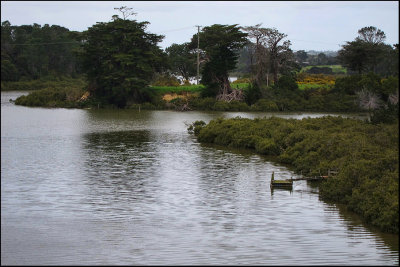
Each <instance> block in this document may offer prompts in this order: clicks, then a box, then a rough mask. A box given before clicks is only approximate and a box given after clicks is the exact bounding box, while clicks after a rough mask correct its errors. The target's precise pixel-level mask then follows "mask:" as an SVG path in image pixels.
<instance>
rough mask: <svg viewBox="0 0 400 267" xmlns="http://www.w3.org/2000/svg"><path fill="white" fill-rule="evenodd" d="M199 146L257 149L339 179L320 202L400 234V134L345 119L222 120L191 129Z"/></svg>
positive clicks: (393, 127) (325, 187)
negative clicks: (339, 206) (330, 172)
mask: <svg viewBox="0 0 400 267" xmlns="http://www.w3.org/2000/svg"><path fill="white" fill-rule="evenodd" d="M188 130H189V131H191V132H193V133H194V134H195V135H196V136H197V139H198V141H199V142H201V143H211V144H218V145H223V146H227V147H233V148H246V149H253V150H255V151H256V152H258V153H260V154H264V155H269V156H274V157H276V160H277V161H278V162H280V163H284V164H289V165H291V166H293V168H294V170H295V171H296V172H297V173H303V175H307V176H314V175H320V174H323V175H326V174H327V173H328V170H337V171H338V174H337V176H336V177H334V178H329V179H328V180H326V181H324V182H322V183H321V185H320V197H321V198H322V199H323V200H326V201H334V202H336V203H343V204H346V205H347V207H348V208H349V209H350V210H352V211H354V212H356V213H358V214H360V215H361V216H362V217H363V218H364V219H365V221H366V222H367V223H369V224H371V225H373V226H376V227H379V228H380V229H381V230H382V231H386V232H392V233H398V229H399V216H398V214H399V203H398V202H399V190H398V184H399V154H398V153H399V149H398V145H399V129H398V120H397V121H396V122H395V123H392V124H378V125H376V124H371V123H368V122H365V121H361V120H355V119H348V118H342V117H331V116H327V117H322V118H306V119H302V120H296V119H282V118H276V117H272V118H268V119H267V118H264V119H258V118H257V119H253V120H251V119H245V118H240V117H238V118H233V119H222V118H219V119H216V120H212V121H210V122H209V123H208V124H207V125H206V124H205V123H204V122H202V121H196V122H194V123H193V125H191V126H190V127H189V128H188Z"/></svg>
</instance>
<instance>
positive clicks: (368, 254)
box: [1, 92, 399, 265]
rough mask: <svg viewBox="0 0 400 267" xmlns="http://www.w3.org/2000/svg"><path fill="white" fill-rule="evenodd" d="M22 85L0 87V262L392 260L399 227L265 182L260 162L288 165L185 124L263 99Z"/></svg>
mask: <svg viewBox="0 0 400 267" xmlns="http://www.w3.org/2000/svg"><path fill="white" fill-rule="evenodd" d="M22 93H24V92H2V93H1V262H2V264H5V265H9V264H17V265H24V264H27V265H107V264H109V265H126V264H128V265H132V264H145V265H153V264H156V265H164V264H165V265H172V264H177V265H182V264H191V265H193V264H195V265H210V264H213V265H226V264H233V265H238V264H246V265H249V264H250V265H255V264H260V265H325V264H326V265H398V264H399V260H398V257H399V246H398V235H390V234H383V233H380V232H378V231H376V230H374V229H371V228H367V227H366V226H365V225H363V224H362V222H361V221H360V220H359V218H358V217H357V216H355V215H354V214H349V213H347V212H346V211H345V210H344V209H343V208H340V207H338V206H337V205H334V204H328V203H325V202H323V201H321V200H319V198H318V186H316V185H315V184H312V183H307V182H306V181H297V182H295V184H294V188H293V190H292V191H288V190H274V191H273V192H271V190H270V187H269V181H270V177H271V174H272V172H275V178H280V179H281V178H282V179H286V178H290V177H292V176H293V177H296V175H295V174H294V173H293V172H291V171H290V170H289V169H288V168H286V167H284V166H280V165H279V164H276V163H273V162H270V161H268V159H267V158H264V157H262V156H260V155H257V154H254V153H250V152H246V151H235V150H228V149H223V148H220V147H213V146H205V145H201V144H199V143H198V142H197V141H196V139H195V137H194V136H192V135H190V134H188V133H187V130H186V128H187V124H188V123H191V122H194V121H195V120H204V121H206V122H208V121H209V120H211V119H213V118H216V117H221V116H223V117H236V116H242V117H249V118H254V117H264V116H271V114H270V113H240V112H195V111H191V112H183V113H182V112H175V111H143V110H142V111H141V112H139V111H137V110H79V109H46V108H28V107H21V106H15V105H14V104H12V103H10V102H9V101H8V100H9V99H15V98H16V97H17V96H18V95H21V94H22ZM275 115H276V116H282V117H287V118H291V117H293V118H302V117H307V116H311V117H318V116H322V115H325V114H322V113H286V114H284V113H275ZM348 116H353V115H348ZM354 116H355V117H359V118H362V116H364V115H362V114H355V115H354Z"/></svg>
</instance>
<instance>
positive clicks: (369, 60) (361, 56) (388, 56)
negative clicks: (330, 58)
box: [338, 26, 398, 76]
mask: <svg viewBox="0 0 400 267" xmlns="http://www.w3.org/2000/svg"><path fill="white" fill-rule="evenodd" d="M358 34H359V35H358V36H357V37H356V38H355V40H354V41H351V42H346V44H345V45H343V46H342V49H341V50H339V52H338V59H339V61H340V62H341V64H342V65H343V66H345V67H347V68H349V69H350V70H352V71H356V72H357V73H359V74H361V73H367V72H370V71H372V72H374V73H379V74H381V75H384V76H387V75H393V74H395V73H396V67H395V66H396V62H395V60H396V59H394V56H395V53H394V52H393V48H392V46H390V45H388V44H385V43H384V41H385V39H386V35H385V33H384V32H383V31H381V30H380V29H377V28H376V27H373V26H369V27H364V28H361V29H360V30H358ZM397 62H398V59H397ZM397 64H398V63H397ZM397 72H398V71H397Z"/></svg>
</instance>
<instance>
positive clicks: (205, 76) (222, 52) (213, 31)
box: [191, 24, 247, 100]
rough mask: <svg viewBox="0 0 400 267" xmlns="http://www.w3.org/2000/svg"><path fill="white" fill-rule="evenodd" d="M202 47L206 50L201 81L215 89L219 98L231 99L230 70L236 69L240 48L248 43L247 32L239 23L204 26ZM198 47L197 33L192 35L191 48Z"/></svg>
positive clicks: (201, 35)
mask: <svg viewBox="0 0 400 267" xmlns="http://www.w3.org/2000/svg"><path fill="white" fill-rule="evenodd" d="M199 35H200V49H201V50H203V51H205V57H206V58H205V64H204V67H203V70H202V80H201V82H202V83H203V84H204V85H206V86H207V87H208V88H212V89H213V94H214V95H216V96H217V99H221V100H229V99H230V96H229V95H230V94H231V93H232V92H233V91H232V88H231V86H230V83H229V72H230V71H232V70H234V69H235V67H236V63H237V60H238V52H239V49H240V48H242V47H243V46H244V45H245V44H246V43H247V39H246V36H247V34H246V33H244V32H241V31H240V27H238V26H237V24H234V25H221V24H214V25H212V26H209V27H204V28H203V29H202V31H201V32H200V33H199ZM196 47H197V34H195V35H194V36H193V37H192V40H191V48H196Z"/></svg>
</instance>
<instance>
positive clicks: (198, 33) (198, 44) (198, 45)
mask: <svg viewBox="0 0 400 267" xmlns="http://www.w3.org/2000/svg"><path fill="white" fill-rule="evenodd" d="M195 27H197V85H199V69H200V60H199V52H200V27H201V26H199V25H196V26H195Z"/></svg>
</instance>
